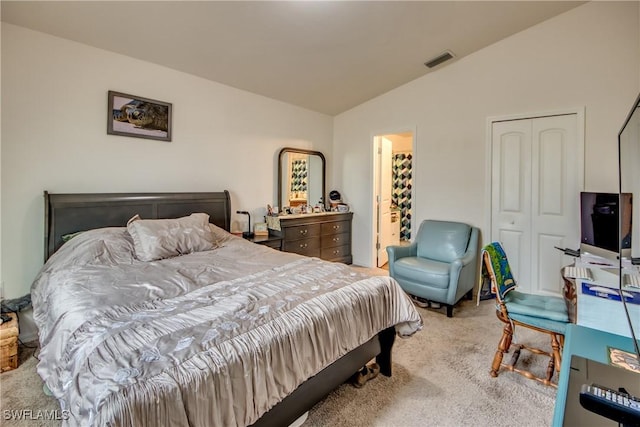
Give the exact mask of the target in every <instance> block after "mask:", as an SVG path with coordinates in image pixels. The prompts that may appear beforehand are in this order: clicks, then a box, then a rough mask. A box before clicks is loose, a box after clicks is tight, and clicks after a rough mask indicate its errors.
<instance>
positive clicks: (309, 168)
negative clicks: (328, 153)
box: [278, 148, 325, 207]
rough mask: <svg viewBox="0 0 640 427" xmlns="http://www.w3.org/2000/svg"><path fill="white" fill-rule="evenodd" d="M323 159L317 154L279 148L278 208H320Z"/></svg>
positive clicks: (322, 201) (322, 191)
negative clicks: (318, 206) (317, 206)
mask: <svg viewBox="0 0 640 427" xmlns="http://www.w3.org/2000/svg"><path fill="white" fill-rule="evenodd" d="M324 193H325V159H324V155H323V154H322V153H320V152H319V151H310V150H302V149H298V148H283V149H282V150H280V155H279V156H278V203H280V207H285V206H289V207H298V206H316V205H323V206H324V200H325V197H324Z"/></svg>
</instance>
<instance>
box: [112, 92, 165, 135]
mask: <svg viewBox="0 0 640 427" xmlns="http://www.w3.org/2000/svg"><path fill="white" fill-rule="evenodd" d="M107 99H108V100H107V134H109V135H120V136H130V137H133V138H145V139H155V140H157V141H171V122H172V105H171V104H170V103H168V102H163V101H158V100H155V99H149V98H144V97H142V96H137V95H129V94H126V93H122V92H116V91H112V90H110V91H109V93H108V97H107Z"/></svg>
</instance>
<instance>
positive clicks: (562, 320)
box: [482, 242, 569, 387]
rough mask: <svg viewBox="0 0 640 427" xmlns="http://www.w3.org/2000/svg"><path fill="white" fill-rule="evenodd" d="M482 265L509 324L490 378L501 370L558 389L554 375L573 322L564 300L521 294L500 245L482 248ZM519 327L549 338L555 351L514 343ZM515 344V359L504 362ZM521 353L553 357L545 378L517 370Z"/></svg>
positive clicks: (498, 312)
mask: <svg viewBox="0 0 640 427" xmlns="http://www.w3.org/2000/svg"><path fill="white" fill-rule="evenodd" d="M482 264H483V272H486V274H488V275H489V277H490V279H491V288H492V292H493V293H495V295H496V315H497V316H498V319H500V321H502V322H503V323H504V324H505V325H504V328H503V330H502V337H501V338H500V342H499V344H498V349H497V351H496V354H495V356H494V357H493V364H492V365H491V371H490V375H491V376H492V377H497V376H498V373H499V371H500V370H501V369H506V370H508V371H511V372H517V373H518V374H520V375H523V376H525V377H526V378H529V379H533V380H536V381H539V382H541V383H543V384H545V385H550V386H554V387H557V383H556V382H554V381H553V375H554V372H555V371H558V372H560V366H561V363H562V356H561V354H562V348H563V346H564V334H565V329H566V326H567V324H568V323H569V315H568V312H567V305H566V303H565V301H564V299H563V298H561V297H553V296H542V295H532V294H525V293H522V292H518V291H517V290H516V289H515V288H516V282H515V280H514V278H513V276H512V274H511V268H510V267H509V261H508V259H507V255H506V254H505V252H504V250H503V249H502V246H501V245H500V243H498V242H493V243H490V244H488V245H487V246H485V247H484V248H483V249H482ZM516 326H521V327H524V328H528V329H531V330H534V331H538V332H541V333H544V334H547V335H549V338H550V340H551V351H545V350H542V349H540V348H537V347H532V346H527V345H524V344H518V343H512V339H513V334H514V332H515V328H516ZM512 344H513V346H514V351H513V355H512V357H511V360H510V361H509V363H503V361H502V359H503V357H504V354H505V353H508V352H509V350H510V348H511V346H512ZM521 350H528V351H530V352H532V353H534V354H537V355H543V356H547V357H548V358H549V364H548V366H547V372H546V376H545V377H544V378H543V377H539V376H536V375H534V374H533V373H532V372H530V371H527V370H525V369H519V368H517V367H516V363H517V361H518V358H519V357H520V352H521Z"/></svg>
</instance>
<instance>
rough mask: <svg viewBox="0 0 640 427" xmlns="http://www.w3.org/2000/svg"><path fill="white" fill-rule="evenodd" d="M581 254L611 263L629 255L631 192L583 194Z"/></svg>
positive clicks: (581, 199)
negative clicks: (601, 258)
mask: <svg viewBox="0 0 640 427" xmlns="http://www.w3.org/2000/svg"><path fill="white" fill-rule="evenodd" d="M620 221H622V223H620ZM619 226H620V228H619ZM620 232H621V233H622V236H623V237H622V240H621V239H620V237H619V236H620V235H621V234H620ZM580 252H581V253H588V254H591V255H597V256H601V257H604V258H606V259H608V260H611V261H616V260H618V259H619V256H620V254H621V253H622V256H623V257H624V256H629V254H630V253H631V193H622V194H618V193H595V192H586V191H583V192H582V193H580Z"/></svg>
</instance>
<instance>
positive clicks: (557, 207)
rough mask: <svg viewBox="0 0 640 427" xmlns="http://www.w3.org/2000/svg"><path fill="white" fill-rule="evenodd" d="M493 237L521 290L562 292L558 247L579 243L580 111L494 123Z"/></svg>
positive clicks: (564, 260)
mask: <svg viewBox="0 0 640 427" xmlns="http://www.w3.org/2000/svg"><path fill="white" fill-rule="evenodd" d="M491 140H492V143H491V149H492V162H491V165H492V167H491V171H492V174H491V190H492V191H491V209H492V211H491V239H492V240H497V241H500V242H501V243H502V244H503V246H504V249H505V251H506V253H507V255H508V256H509V263H510V264H511V268H512V269H513V272H514V276H515V278H516V281H517V283H518V286H519V288H520V290H522V291H523V292H530V293H549V294H560V293H561V289H562V279H561V276H560V269H561V268H562V266H563V265H567V264H569V263H570V262H571V258H567V257H565V256H564V255H563V253H562V252H560V251H558V250H556V249H555V248H554V246H557V247H561V248H564V247H571V248H577V247H578V245H579V243H580V227H579V215H580V211H579V194H580V191H581V190H582V183H583V179H582V176H581V174H580V171H581V168H580V167H579V166H580V163H581V162H582V157H581V155H580V153H582V150H581V144H582V143H581V142H580V141H578V138H577V115H576V114H567V115H560V116H550V117H539V118H533V119H523V120H511V121H504V122H494V123H493V124H492V138H491Z"/></svg>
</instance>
